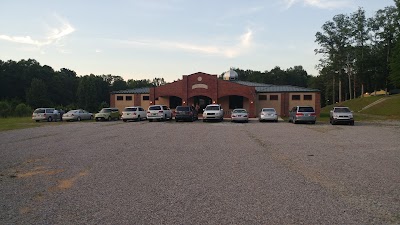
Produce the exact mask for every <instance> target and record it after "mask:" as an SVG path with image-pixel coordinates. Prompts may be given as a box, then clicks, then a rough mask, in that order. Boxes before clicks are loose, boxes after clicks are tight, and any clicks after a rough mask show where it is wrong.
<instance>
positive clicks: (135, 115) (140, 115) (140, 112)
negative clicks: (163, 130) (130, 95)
mask: <svg viewBox="0 0 400 225" xmlns="http://www.w3.org/2000/svg"><path fill="white" fill-rule="evenodd" d="M146 116H147V115H146V111H145V110H144V109H143V108H142V107H141V106H131V107H125V108H124V110H123V111H122V116H121V119H122V121H124V122H126V121H129V120H135V121H141V120H145V119H146Z"/></svg>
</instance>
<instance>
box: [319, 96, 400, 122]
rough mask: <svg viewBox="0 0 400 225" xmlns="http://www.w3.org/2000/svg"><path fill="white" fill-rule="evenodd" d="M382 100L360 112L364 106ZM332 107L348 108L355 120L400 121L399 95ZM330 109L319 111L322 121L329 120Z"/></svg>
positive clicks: (366, 98)
mask: <svg viewBox="0 0 400 225" xmlns="http://www.w3.org/2000/svg"><path fill="white" fill-rule="evenodd" d="M383 98H384V99H385V100H384V101H382V102H380V103H378V104H376V105H373V106H371V107H369V108H367V109H364V110H362V109H363V108H364V107H365V106H368V105H369V104H371V103H373V102H375V101H378V100H379V99H383ZM334 106H347V107H349V108H350V109H351V110H352V111H354V117H355V119H356V120H400V95H390V96H371V97H364V98H357V99H352V100H349V101H344V102H341V103H337V104H335V105H334ZM332 108H333V106H332V105H329V106H326V107H324V108H322V109H321V119H322V120H328V119H329V111H330V110H331V109H332Z"/></svg>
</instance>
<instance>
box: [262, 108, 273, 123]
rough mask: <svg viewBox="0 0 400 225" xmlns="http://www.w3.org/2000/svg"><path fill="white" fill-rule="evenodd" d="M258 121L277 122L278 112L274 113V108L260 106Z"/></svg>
mask: <svg viewBox="0 0 400 225" xmlns="http://www.w3.org/2000/svg"><path fill="white" fill-rule="evenodd" d="M259 121H260V122H263V121H274V122H278V114H277V113H276V110H275V109H274V108H262V109H261V112H260V115H259Z"/></svg>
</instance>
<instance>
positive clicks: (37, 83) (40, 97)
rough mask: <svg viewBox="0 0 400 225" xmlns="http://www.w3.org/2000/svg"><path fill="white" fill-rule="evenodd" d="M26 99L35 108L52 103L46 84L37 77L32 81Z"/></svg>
mask: <svg viewBox="0 0 400 225" xmlns="http://www.w3.org/2000/svg"><path fill="white" fill-rule="evenodd" d="M26 101H27V103H28V104H29V105H30V106H32V107H33V108H38V107H45V106H47V107H48V106H49V105H51V102H50V97H49V94H48V93H47V86H46V84H45V83H44V82H43V81H42V80H39V79H37V78H34V79H33V80H32V82H31V86H30V88H29V89H28V90H27V92H26Z"/></svg>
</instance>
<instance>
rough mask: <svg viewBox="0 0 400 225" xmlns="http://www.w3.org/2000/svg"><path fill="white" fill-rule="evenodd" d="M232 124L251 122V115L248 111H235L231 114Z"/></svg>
mask: <svg viewBox="0 0 400 225" xmlns="http://www.w3.org/2000/svg"><path fill="white" fill-rule="evenodd" d="M231 122H245V123H247V122H249V113H247V110H246V109H234V110H233V111H232V113H231Z"/></svg>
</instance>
